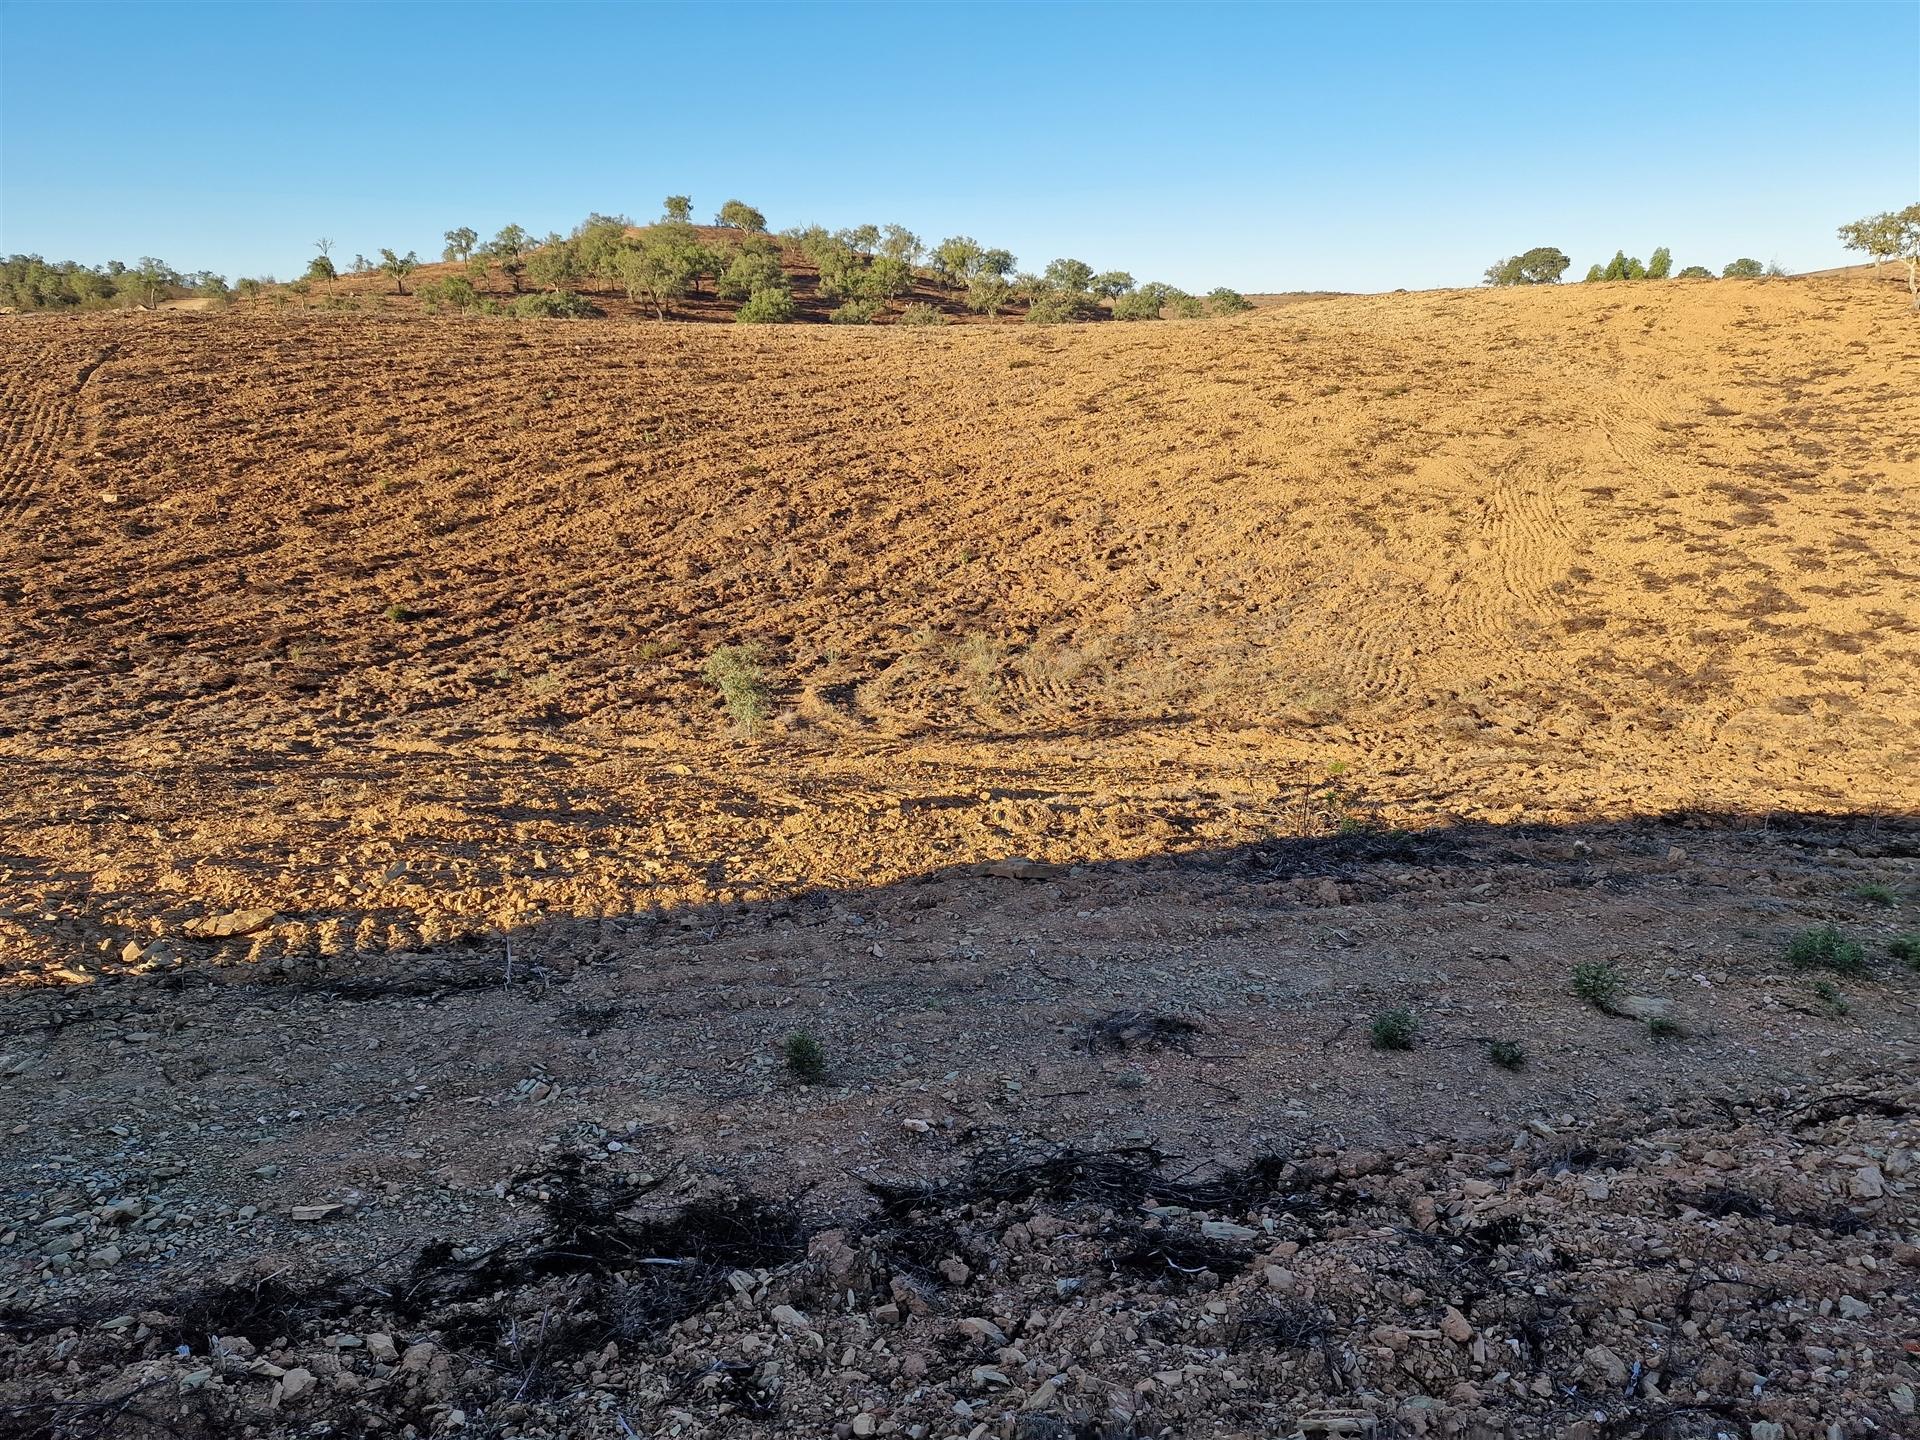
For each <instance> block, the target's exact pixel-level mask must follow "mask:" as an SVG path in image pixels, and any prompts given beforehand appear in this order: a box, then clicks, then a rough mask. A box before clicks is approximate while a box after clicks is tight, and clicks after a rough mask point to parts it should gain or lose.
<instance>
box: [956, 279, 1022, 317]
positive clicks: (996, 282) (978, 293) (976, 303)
mask: <svg viewBox="0 0 1920 1440" xmlns="http://www.w3.org/2000/svg"><path fill="white" fill-rule="evenodd" d="M1012 298H1013V286H1012V285H1011V284H1009V283H1008V282H1007V277H1006V276H1004V275H988V274H984V273H983V274H980V275H976V276H974V277H973V279H972V280H971V281H970V282H969V283H968V285H967V308H968V309H969V310H971V311H973V313H974V314H976V315H984V316H986V317H987V318H988V319H989V320H991V319H993V318H994V317H995V316H996V315H998V314H999V313H1000V312H1001V311H1002V310H1004V309H1005V308H1006V305H1007V302H1008V301H1009V300H1011V299H1012Z"/></svg>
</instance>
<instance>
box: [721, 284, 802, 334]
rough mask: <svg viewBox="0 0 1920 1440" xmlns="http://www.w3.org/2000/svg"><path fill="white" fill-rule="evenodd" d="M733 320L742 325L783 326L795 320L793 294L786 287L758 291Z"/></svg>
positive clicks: (736, 313) (749, 297) (748, 298)
mask: <svg viewBox="0 0 1920 1440" xmlns="http://www.w3.org/2000/svg"><path fill="white" fill-rule="evenodd" d="M733 318H734V321H735V323H736V324H740V325H783V324H785V323H786V322H787V321H789V320H791V319H793V292H792V291H790V290H788V289H787V288H786V286H785V285H781V286H779V287H778V288H772V287H769V288H767V289H764V290H756V291H754V292H753V293H752V294H751V295H749V296H748V297H747V303H746V304H744V305H742V306H741V307H740V308H739V309H738V310H736V311H735V312H734V315H733Z"/></svg>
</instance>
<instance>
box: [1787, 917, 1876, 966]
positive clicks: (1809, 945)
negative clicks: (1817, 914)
mask: <svg viewBox="0 0 1920 1440" xmlns="http://www.w3.org/2000/svg"><path fill="white" fill-rule="evenodd" d="M1787 963H1788V964H1789V965H1791V966H1793V968H1794V969H1796V970H1838V971H1839V972H1840V973H1841V974H1843V975H1854V974H1858V973H1859V972H1860V971H1862V970H1864V969H1866V968H1867V952H1866V949H1865V947H1863V946H1862V945H1861V944H1860V942H1859V941H1858V940H1849V939H1848V938H1847V937H1846V936H1845V935H1842V934H1841V933H1840V932H1839V931H1838V930H1836V929H1835V928H1834V927H1833V926H1831V925H1822V926H1819V927H1818V928H1817V929H1813V930H1802V931H1801V932H1800V933H1799V934H1798V935H1796V936H1794V937H1793V939H1791V940H1789V941H1788V942H1787Z"/></svg>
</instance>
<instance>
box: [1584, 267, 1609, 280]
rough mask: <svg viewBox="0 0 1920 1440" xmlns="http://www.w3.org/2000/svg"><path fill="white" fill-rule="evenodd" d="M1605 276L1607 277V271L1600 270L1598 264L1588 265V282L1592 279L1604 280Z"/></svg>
mask: <svg viewBox="0 0 1920 1440" xmlns="http://www.w3.org/2000/svg"><path fill="white" fill-rule="evenodd" d="M1606 278H1607V272H1606V271H1604V270H1602V269H1601V268H1600V267H1599V266H1598V265H1589V266H1588V267H1587V279H1588V281H1589V282H1591V281H1594V280H1604V279H1606Z"/></svg>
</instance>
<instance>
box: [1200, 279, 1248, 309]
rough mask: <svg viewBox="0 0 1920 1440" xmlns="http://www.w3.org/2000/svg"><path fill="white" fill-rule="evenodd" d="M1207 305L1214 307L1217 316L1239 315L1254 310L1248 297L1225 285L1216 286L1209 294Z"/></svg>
mask: <svg viewBox="0 0 1920 1440" xmlns="http://www.w3.org/2000/svg"><path fill="white" fill-rule="evenodd" d="M1207 303H1208V304H1209V305H1211V306H1212V307H1213V313H1214V314H1216V315H1238V314H1239V313H1240V312H1241V311H1242V310H1251V309H1252V308H1253V302H1252V301H1250V300H1248V299H1247V297H1246V296H1244V295H1242V294H1241V293H1240V292H1239V291H1238V290H1229V289H1228V288H1227V287H1226V286H1224V285H1218V286H1215V287H1214V288H1213V289H1212V290H1209V291H1208V292H1207Z"/></svg>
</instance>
